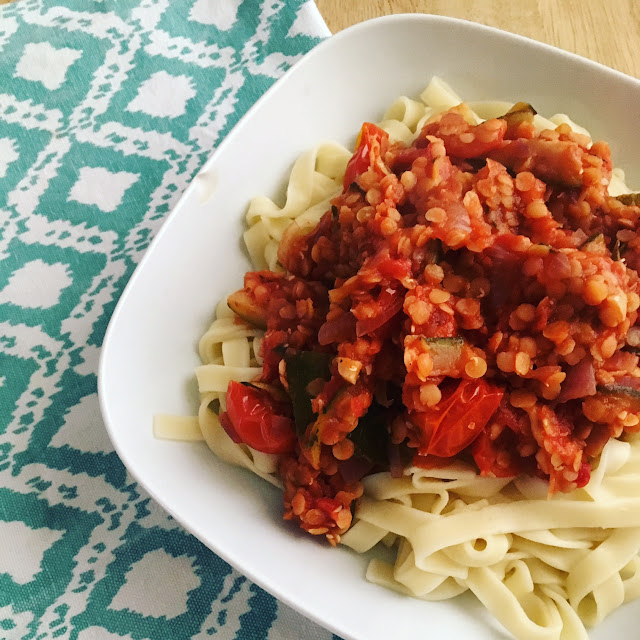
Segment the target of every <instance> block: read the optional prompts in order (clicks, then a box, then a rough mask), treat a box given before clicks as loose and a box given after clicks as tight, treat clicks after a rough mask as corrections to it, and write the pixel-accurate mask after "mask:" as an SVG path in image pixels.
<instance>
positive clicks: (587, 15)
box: [316, 0, 640, 78]
mask: <svg viewBox="0 0 640 640" xmlns="http://www.w3.org/2000/svg"><path fill="white" fill-rule="evenodd" d="M316 4H317V5H318V8H319V9H320V13H321V14H322V16H323V17H324V19H325V21H326V22H327V25H328V26H329V29H331V31H332V32H333V33H335V32H336V31H340V30H342V29H344V28H345V27H348V26H350V25H352V24H355V23H357V22H362V21H363V20H367V19H369V18H375V17H378V16H383V15H389V14H392V13H432V14H437V15H442V16H451V17H454V18H464V19H466V20H472V21H473V22H480V23H482V24H486V25H489V26H491V27H497V28H499V29H504V30H505V31H511V32H513V33H518V34H520V35H523V36H527V37H529V38H533V39H535V40H540V41H541V42H546V43H548V44H552V45H554V46H556V47H560V48H561V49H565V50H567V51H572V52H574V53H577V54H579V55H581V56H584V57H586V58H591V59H592V60H596V61H597V62H601V63H602V64H605V65H607V66H608V67H613V68H614V69H618V70H619V71H622V72H624V73H627V74H629V75H632V76H635V77H636V78H640V1H639V0H493V1H489V0H316Z"/></svg>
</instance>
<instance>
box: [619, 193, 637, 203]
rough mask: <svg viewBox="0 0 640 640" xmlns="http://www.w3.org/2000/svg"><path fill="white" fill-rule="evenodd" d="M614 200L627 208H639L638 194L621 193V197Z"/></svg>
mask: <svg viewBox="0 0 640 640" xmlns="http://www.w3.org/2000/svg"><path fill="white" fill-rule="evenodd" d="M616 200H619V201H620V202H622V204H626V205H627V206H629V205H632V206H640V193H623V194H622V195H619V196H616Z"/></svg>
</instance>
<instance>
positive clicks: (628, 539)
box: [154, 78, 640, 640]
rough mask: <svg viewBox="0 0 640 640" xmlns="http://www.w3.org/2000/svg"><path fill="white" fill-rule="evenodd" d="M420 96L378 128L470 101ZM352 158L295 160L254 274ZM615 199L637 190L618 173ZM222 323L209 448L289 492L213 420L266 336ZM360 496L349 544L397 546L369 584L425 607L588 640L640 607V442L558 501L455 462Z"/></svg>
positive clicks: (251, 234) (317, 205)
mask: <svg viewBox="0 0 640 640" xmlns="http://www.w3.org/2000/svg"><path fill="white" fill-rule="evenodd" d="M420 97H421V100H420V101H418V100H412V99H410V98H407V97H401V98H398V99H397V100H396V101H395V102H394V103H393V104H392V105H391V107H390V108H389V109H388V111H387V112H386V113H385V114H384V117H383V119H382V121H381V122H380V123H379V125H380V126H381V128H383V129H385V131H387V133H388V134H389V135H390V137H391V139H392V140H397V141H402V142H404V143H406V144H410V143H411V142H412V141H413V140H414V139H415V137H416V136H417V134H418V133H419V132H420V130H421V128H422V126H423V125H424V123H425V122H426V121H427V120H428V119H429V118H431V117H432V116H433V115H435V114H437V113H439V112H441V111H444V110H447V109H449V108H452V107H454V106H457V105H459V104H460V103H461V102H462V100H461V99H460V97H459V96H458V95H457V94H456V93H455V92H454V91H453V90H452V89H451V88H450V87H449V86H448V85H446V83H444V82H443V81H442V80H440V79H439V78H434V79H433V80H432V81H431V82H430V84H429V86H428V87H427V88H426V89H425V91H424V92H423V93H422V94H421V96H420ZM511 106H512V103H508V102H501V101H485V102H474V103H469V104H468V105H466V106H465V107H461V108H462V109H463V110H464V115H465V117H466V118H467V119H468V120H469V121H472V122H476V123H479V122H482V121H483V120H484V119H488V118H492V117H496V116H500V115H502V114H504V113H505V112H506V111H507V110H508V109H509V108H511ZM562 123H565V124H568V125H569V126H571V127H572V128H573V129H574V130H575V131H577V132H580V133H582V134H585V135H589V134H588V131H587V130H586V129H584V128H582V127H580V126H579V125H576V124H575V123H574V122H573V121H572V120H571V119H570V118H569V117H568V116H566V115H564V114H557V115H555V116H552V117H551V118H550V119H546V118H544V117H542V116H540V115H536V116H535V119H534V124H535V125H536V127H537V128H538V129H545V128H555V127H556V126H558V125H559V124H562ZM350 157H351V153H350V152H349V151H348V150H347V149H345V148H344V147H342V146H341V145H338V144H335V143H323V144H320V145H318V146H317V147H315V148H314V149H312V150H311V151H308V152H306V153H304V154H303V155H302V156H300V158H299V159H298V160H297V161H296V162H295V164H294V166H293V168H292V171H291V175H290V178H289V182H288V187H287V191H286V198H285V204H284V206H282V207H280V206H278V205H277V204H276V203H275V202H274V201H273V200H270V199H269V198H266V197H258V198H254V199H253V200H252V201H251V204H250V206H249V208H248V211H247V217H246V219H247V225H248V229H247V230H246V231H245V234H244V239H245V243H246V245H247V250H248V253H249V256H250V258H251V261H252V263H253V265H254V267H255V268H256V269H264V268H269V269H271V270H280V271H281V270H282V268H281V267H280V265H279V263H278V260H277V251H278V244H279V242H280V240H281V238H282V234H283V233H284V231H285V229H286V228H287V226H288V225H289V224H291V222H292V221H294V220H295V221H296V223H297V224H298V225H299V226H300V227H301V228H302V229H303V230H305V231H307V230H311V229H312V228H313V227H314V226H315V225H316V224H317V222H318V221H319V220H320V218H321V216H322V215H323V214H324V213H325V212H326V211H327V209H328V208H329V207H330V200H331V199H332V198H333V197H334V196H336V195H338V194H339V193H340V192H341V190H342V177H343V175H344V172H345V167H346V164H347V162H348V160H349V159H350ZM609 190H610V193H611V194H612V195H619V194H620V193H626V192H628V191H629V189H628V188H627V187H626V185H625V184H624V173H623V172H622V171H621V170H620V169H614V171H613V176H612V179H611V184H610V186H609ZM216 317H217V319H216V320H214V322H213V323H212V324H211V326H210V327H209V329H208V330H207V331H206V333H205V334H204V335H203V337H202V339H201V340H200V344H199V351H200V357H201V360H202V362H203V365H202V366H200V367H198V368H197V370H196V376H197V379H198V385H199V388H200V393H201V404H200V410H199V417H198V424H199V428H200V432H201V437H202V438H203V439H204V440H205V441H206V443H207V445H208V446H209V448H210V449H211V450H212V451H213V452H214V453H215V454H216V456H218V457H219V458H220V459H222V460H225V461H226V462H229V463H231V464H235V465H238V466H242V467H245V468H247V469H249V470H250V471H252V472H254V473H256V474H257V475H259V476H260V477H262V478H264V479H265V480H267V481H268V482H271V483H272V484H274V485H276V486H281V485H280V481H279V479H278V478H277V476H276V475H275V474H276V473H277V460H278V458H277V456H273V455H269V454H264V453H260V452H257V451H254V450H253V449H251V448H250V447H248V446H247V445H244V444H235V443H234V442H233V441H232V440H231V438H230V437H229V436H228V435H227V433H226V432H225V431H224V429H223V428H222V426H221V425H220V421H219V419H218V416H217V413H218V412H219V411H223V410H225V408H226V407H225V390H226V386H227V384H228V382H229V381H230V380H236V381H249V380H252V379H253V378H255V377H257V376H259V374H260V371H261V369H260V367H261V365H262V360H261V358H260V355H259V351H260V343H261V340H262V336H263V332H262V331H261V330H259V329H256V328H253V327H248V326H247V325H246V324H243V323H240V324H238V323H236V322H235V320H234V314H233V312H232V311H231V310H230V309H229V307H228V306H227V305H226V302H225V301H222V302H221V303H220V304H219V305H218V308H217V310H216ZM154 428H155V433H156V435H157V436H158V437H165V438H173V439H178V440H180V439H183V440H193V439H197V432H196V431H195V422H194V421H193V419H189V418H187V419H185V418H180V417H177V416H176V417H173V416H166V415H162V416H156V420H155V427H154ZM363 485H364V490H365V491H364V496H363V498H362V500H361V502H360V503H359V505H358V507H357V510H356V514H355V519H354V524H353V525H352V527H351V528H350V529H349V530H348V531H347V532H346V533H345V534H344V535H343V536H342V540H341V541H342V543H343V544H345V545H347V546H349V547H351V548H352V549H354V550H355V551H357V552H359V553H364V552H366V551H370V550H372V549H374V548H375V547H376V545H380V544H382V545H385V546H393V547H395V548H396V559H395V562H394V563H393V564H390V563H388V562H386V561H384V560H382V559H379V558H374V559H372V560H371V562H370V563H369V566H368V569H367V573H366V577H367V579H368V580H370V581H371V582H374V583H377V584H380V585H382V586H384V587H387V588H391V589H394V590H396V591H398V592H401V593H404V594H407V595H410V596H413V597H418V598H422V599H425V600H442V599H449V598H453V597H455V596H457V595H459V594H461V593H463V592H465V591H467V590H469V591H471V592H473V593H474V594H475V596H476V597H477V598H478V599H479V600H480V601H481V602H482V603H483V605H484V606H485V607H486V608H487V609H488V610H489V611H490V612H491V613H492V614H493V615H494V616H495V617H496V619H497V620H498V621H499V622H500V623H501V624H502V625H503V626H504V627H505V628H507V629H508V630H509V631H510V632H511V633H512V634H513V635H514V636H515V637H516V638H519V639H522V640H525V639H526V640H530V639H531V640H583V639H586V638H587V633H586V630H585V625H587V626H592V625H594V624H598V623H599V622H600V621H601V620H602V619H604V617H606V616H607V615H608V614H609V613H610V612H611V611H613V610H615V609H616V608H617V607H619V606H620V605H622V604H623V603H624V602H628V601H630V600H633V599H635V598H637V597H640V558H639V556H638V554H639V552H640V438H637V437H634V438H631V439H629V441H628V442H621V441H617V440H610V441H609V442H608V443H607V445H606V446H605V447H604V450H603V452H602V454H601V457H600V460H599V463H598V466H597V468H596V469H594V471H593V473H592V476H591V481H590V483H589V484H588V485H587V486H586V487H584V488H583V489H579V490H576V491H574V492H572V493H571V494H558V495H554V496H553V497H551V498H547V485H546V483H544V482H542V481H540V480H537V479H534V478H528V477H521V478H516V479H511V478H507V479H504V478H483V477H480V476H478V475H477V474H476V472H475V470H474V469H473V468H471V467H470V466H466V465H465V464H463V463H460V462H454V463H453V464H451V465H450V466H448V467H446V468H444V469H431V470H425V469H421V468H417V467H411V468H408V469H406V470H405V475H404V477H402V478H392V477H391V476H390V474H389V473H380V474H376V475H372V476H368V477H366V478H364V480H363Z"/></svg>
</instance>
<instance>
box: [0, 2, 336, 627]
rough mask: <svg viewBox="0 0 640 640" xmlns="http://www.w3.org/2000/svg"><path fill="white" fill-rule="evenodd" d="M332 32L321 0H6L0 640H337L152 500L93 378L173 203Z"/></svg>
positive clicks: (0, 226)
mask: <svg viewBox="0 0 640 640" xmlns="http://www.w3.org/2000/svg"><path fill="white" fill-rule="evenodd" d="M327 35H328V31H327V29H326V26H325V25H324V23H323V22H322V20H321V18H320V16H319V14H318V13H317V10H316V7H315V5H314V4H313V2H312V1H311V0H309V1H304V0H18V2H16V3H15V4H9V5H4V6H1V7H0V638H3V639H7V640H14V639H16V640H17V639H21V640H22V639H25V640H26V639H34V640H44V639H52V638H71V639H74V640H76V639H77V640H92V639H95V640H114V639H116V638H126V639H127V640H138V639H150V640H180V639H182V638H201V639H204V638H211V637H214V638H221V639H224V640H227V639H237V640H259V639H265V640H267V639H268V640H285V639H286V640H295V639H298V638H300V639H302V638H304V639H305V640H306V639H309V640H331V638H332V634H330V633H329V632H327V631H325V630H323V629H321V628H319V627H317V626H316V625H314V624H312V623H310V622H308V621H307V620H305V619H304V618H302V617H301V616H299V615H298V614H296V613H294V612H293V611H291V610H290V609H288V608H287V607H285V606H284V605H282V604H281V603H279V602H278V601H277V600H275V599H274V598H273V597H271V596H270V595H268V594H267V593H265V592H264V591H263V590H262V589H260V588H259V587H257V586H256V585H254V584H251V583H250V582H249V581H248V580H247V579H246V578H245V577H243V576H242V575H240V574H239V573H237V572H236V571H234V570H233V569H232V568H231V567H229V565H227V564H226V563H225V562H224V561H222V560H221V559H220V558H218V557H217V556H216V555H215V554H213V553H212V552H211V551H209V550H208V549H207V548H205V547H204V546H203V545H202V544H200V543H199V542H198V541H197V540H196V539H195V538H194V537H192V536H191V535H189V534H188V533H186V532H185V531H184V530H183V529H182V528H181V527H180V526H179V525H178V524H177V523H176V522H175V521H174V520H172V518H171V517H169V516H168V515H167V514H166V513H165V512H163V510H162V509H161V508H160V507H158V506H157V505H156V504H154V502H153V501H152V500H151V499H150V498H149V497H148V496H147V495H145V493H144V491H143V490H142V489H141V488H140V487H139V486H137V485H136V483H135V482H134V481H133V479H132V478H131V477H130V476H129V475H128V474H127V472H126V470H125V468H124V467H123V466H122V464H121V463H120V461H119V459H118V457H117V456H116V454H115V453H114V452H113V449H112V448H111V445H110V443H109V441H108V438H107V436H106V433H105V430H104V427H103V425H102V422H101V418H100V412H99V409H98V399H97V393H96V371H97V363H98V356H99V352H100V346H101V344H102V339H103V336H104V332H105V329H106V327H107V324H108V322H109V317H110V315H111V313H112V312H113V309H114V307H115V304H116V302H117V300H118V297H119V296H120V294H121V293H122V290H123V288H124V286H125V284H126V283H127V280H128V279H129V277H130V276H131V274H132V273H133V270H134V269H135V267H136V265H137V263H138V262H139V261H140V258H141V257H142V255H143V253H144V251H145V249H146V248H147V247H148V246H149V243H150V242H151V240H152V239H153V237H154V235H155V233H156V232H157V230H158V228H159V227H160V226H161V225H162V222H163V220H164V218H165V216H166V215H167V213H168V212H169V211H170V209H171V208H172V207H173V206H174V205H175V204H176V202H177V200H178V198H179V197H180V194H181V193H182V191H183V190H184V188H185V187H186V186H187V184H188V183H189V181H190V180H191V178H192V177H193V175H194V174H195V173H196V172H197V171H198V168H199V167H200V166H201V165H202V164H203V162H204V161H205V160H206V158H207V157H208V156H209V155H210V154H211V152H212V150H213V149H214V148H215V147H216V145H218V144H219V143H220V141H221V140H222V139H223V138H224V136H225V135H226V134H227V133H228V132H229V130H230V129H231V128H232V127H233V125H234V124H235V123H236V122H237V121H238V119H239V118H240V116H242V114H243V113H244V112H245V111H246V110H247V109H248V107H249V106H251V104H252V103H253V102H254V101H255V100H256V99H257V98H258V97H259V96H260V95H261V94H262V93H263V92H264V91H265V90H266V89H267V88H268V87H269V86H270V85H271V84H272V83H273V82H274V81H275V80H276V79H277V78H278V77H279V76H280V75H282V73H283V72H284V71H286V69H287V68H288V67H290V66H291V65H292V64H293V63H294V62H295V61H296V60H298V59H299V58H300V57H301V56H302V55H303V54H304V53H306V52H307V51H308V50H309V49H311V48H312V47H313V46H314V45H315V44H316V43H317V42H318V41H319V40H320V39H321V38H323V37H325V36H327Z"/></svg>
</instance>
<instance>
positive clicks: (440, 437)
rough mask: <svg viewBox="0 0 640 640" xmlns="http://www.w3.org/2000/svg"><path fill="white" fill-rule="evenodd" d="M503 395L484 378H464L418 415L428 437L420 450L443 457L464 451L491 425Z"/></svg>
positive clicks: (423, 452) (424, 434)
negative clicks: (433, 405) (488, 424)
mask: <svg viewBox="0 0 640 640" xmlns="http://www.w3.org/2000/svg"><path fill="white" fill-rule="evenodd" d="M503 395H504V391H503V390H502V389H500V388H499V387H496V386H493V385H491V384H489V383H488V382H485V381H484V380H462V382H460V384H459V385H458V386H457V387H456V388H455V389H454V390H453V391H450V392H449V393H445V394H443V397H442V399H441V400H440V402H438V404H437V405H436V406H435V407H432V408H430V409H429V410H428V411H425V412H421V413H419V414H416V417H419V418H420V420H419V426H420V427H421V429H422V432H423V437H424V439H423V444H422V446H420V447H419V449H418V453H419V454H420V455H432V456H438V457H440V458H449V457H451V456H455V455H456V454H457V453H460V451H462V450H463V449H464V448H465V447H467V446H469V445H470V444H471V443H472V442H473V441H474V440H475V439H476V438H477V437H478V435H479V434H480V433H481V432H482V431H483V429H484V428H485V427H486V426H487V423H488V422H489V420H490V419H491V416H492V415H493V414H494V413H495V411H496V409H497V408H498V405H499V404H500V401H501V400H502V396H503Z"/></svg>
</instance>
